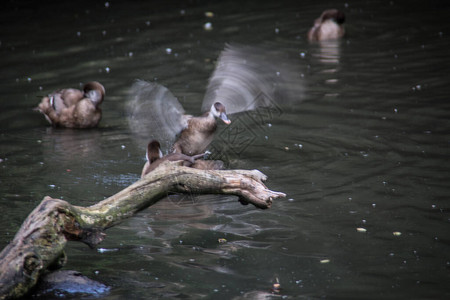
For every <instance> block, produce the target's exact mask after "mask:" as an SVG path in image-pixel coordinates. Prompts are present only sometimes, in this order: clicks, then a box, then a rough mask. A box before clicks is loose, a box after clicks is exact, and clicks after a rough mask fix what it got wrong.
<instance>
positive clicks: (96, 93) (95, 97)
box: [83, 81, 105, 107]
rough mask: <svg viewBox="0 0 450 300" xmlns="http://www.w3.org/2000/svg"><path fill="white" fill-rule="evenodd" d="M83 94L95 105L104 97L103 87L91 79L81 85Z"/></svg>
mask: <svg viewBox="0 0 450 300" xmlns="http://www.w3.org/2000/svg"><path fill="white" fill-rule="evenodd" d="M83 92H84V96H85V97H86V98H89V99H90V100H91V101H92V103H93V104H94V105H95V106H96V107H97V106H99V105H100V103H102V101H103V98H104V97H105V88H104V87H103V85H102V84H101V83H99V82H97V81H91V82H88V83H86V84H85V85H84V87H83Z"/></svg>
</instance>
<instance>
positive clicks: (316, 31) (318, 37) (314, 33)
mask: <svg viewBox="0 0 450 300" xmlns="http://www.w3.org/2000/svg"><path fill="white" fill-rule="evenodd" d="M344 22H345V14H344V13H343V12H342V11H340V10H337V9H328V10H325V11H324V12H323V13H322V15H320V17H319V18H317V19H316V20H315V21H314V26H313V27H312V28H311V29H310V30H309V31H308V40H309V41H311V42H313V41H326V40H336V39H339V38H341V37H343V36H344V34H345V29H344Z"/></svg>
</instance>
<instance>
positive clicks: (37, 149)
mask: <svg viewBox="0 0 450 300" xmlns="http://www.w3.org/2000/svg"><path fill="white" fill-rule="evenodd" d="M106 3H108V4H106ZM2 5H4V7H3V8H2V10H1V12H0V70H1V71H0V91H1V93H0V112H1V113H0V158H1V159H2V162H1V163H0V170H1V171H0V196H1V198H0V210H1V211H2V217H1V218H0V247H1V248H3V247H4V246H5V245H6V244H7V243H8V242H9V241H11V240H12V238H13V237H14V234H15V232H16V231H17V230H18V228H19V227H20V225H21V223H22V222H23V220H24V219H25V218H26V216H27V215H28V213H29V212H31V210H33V208H34V207H36V206H37V205H38V203H39V202H40V201H41V200H42V198H43V197H44V196H46V195H49V196H52V197H55V198H61V199H64V200H67V201H69V202H71V203H73V204H76V205H83V206H87V205H91V204H93V203H96V202H97V201H99V200H102V199H104V198H106V197H108V196H110V195H112V194H114V193H116V192H118V191H120V190H121V189H123V188H125V187H126V186H128V185H129V184H131V183H133V182H135V181H136V180H138V179H139V176H140V171H141V168H142V166H143V164H144V153H145V150H144V149H142V147H141V146H140V145H139V143H137V142H136V141H135V139H134V138H133V136H132V135H131V134H130V130H129V128H128V125H127V121H126V116H125V113H124V105H125V102H126V99H127V93H128V89H129V88H130V86H131V84H132V83H133V81H134V80H135V79H136V78H141V79H146V80H154V79H155V78H157V81H158V82H159V83H161V84H163V85H164V86H166V87H168V88H169V89H170V90H171V91H172V92H173V93H174V94H175V96H177V97H178V98H179V100H180V102H181V103H182V104H183V106H184V107H185V109H186V110H187V111H188V112H189V113H197V112H198V109H199V108H200V106H201V101H202V99H203V95H204V93H205V89H206V86H207V83H208V78H209V76H210V75H211V73H212V72H213V70H214V62H215V60H216V59H217V57H218V55H219V53H220V51H221V50H223V48H224V46H225V44H226V43H239V44H244V45H250V46H262V45H267V46H270V47H272V48H276V49H278V51H279V55H281V56H284V58H288V59H290V60H291V61H292V62H293V63H295V64H298V65H299V66H301V68H300V69H301V71H299V74H297V75H299V78H301V80H299V82H298V85H299V86H303V93H301V94H299V95H298V101H297V102H295V103H290V104H289V105H287V106H286V105H285V106H283V107H281V110H280V111H279V113H278V114H276V115H273V116H271V117H270V118H269V119H268V120H266V121H267V122H266V123H265V125H264V126H255V127H252V128H251V129H252V132H253V133H254V135H253V137H254V138H253V139H252V140H251V142H250V143H248V144H247V145H246V147H244V148H239V151H231V152H230V153H228V154H227V161H228V163H229V166H230V168H243V169H259V170H261V171H262V172H264V173H265V174H266V175H268V177H269V180H268V182H267V185H268V186H269V188H271V189H273V190H276V191H282V192H285V193H286V194H287V197H286V198H285V199H281V200H278V201H276V202H275V203H274V204H273V206H272V208H271V209H269V210H265V211H262V210H258V209H256V208H254V207H251V206H241V205H240V204H239V202H237V201H236V200H237V199H236V198H235V197H231V196H229V197H228V196H214V195H203V196H187V197H184V198H180V197H176V196H175V197H171V198H169V199H165V200H162V201H161V202H160V203H158V204H157V205H155V206H153V207H151V208H149V209H147V210H144V211H143V212H141V213H139V214H138V215H137V216H136V217H133V218H131V219H129V220H127V221H125V222H124V223H122V224H121V225H120V226H117V227H114V228H112V229H110V230H108V231H107V234H108V237H107V239H106V240H105V241H104V242H103V243H102V244H101V245H100V247H101V248H102V249H106V250H108V251H97V250H91V249H89V248H88V247H87V246H85V245H83V244H79V243H69V244H68V247H67V254H68V264H67V266H66V268H67V269H74V270H77V271H80V272H81V273H83V274H84V275H86V276H88V277H90V278H92V279H95V280H97V281H99V282H102V283H104V284H106V285H108V286H110V287H111V290H110V292H109V293H108V294H107V295H104V296H102V297H100V298H101V299H123V298H125V297H128V298H130V299H150V298H164V297H167V298H188V299H198V298H207V299H270V298H271V297H272V298H278V297H282V298H284V299H298V298H301V299H317V298H328V299H431V298H433V299H448V298H449V297H450V288H449V282H450V213H449V207H450V204H449V203H450V202H449V196H448V195H449V192H450V187H449V179H450V178H449V177H450V176H449V175H450V166H449V163H448V162H449V156H450V155H449V154H450V147H449V143H450V122H449V113H450V104H449V103H450V102H449V94H450V87H449V82H450V76H449V75H448V69H449V66H450V59H449V55H448V51H449V50H448V49H449V46H450V38H449V36H450V23H449V22H448V15H449V13H450V5H449V4H448V3H446V2H443V1H381V0H378V1H347V2H340V1H339V2H331V1H330V2H327V1H250V2H244V1H232V2H228V1H227V2H225V1H223V2H207V1H170V2H166V1H148V2H141V1H123V2H121V1H109V2H101V1H100V2H95V3H93V2H87V1H83V2H77V1H73V2H67V3H64V2H57V3H47V2H33V1H29V2H27V1H9V2H8V3H7V4H2ZM330 7H336V8H339V9H342V10H343V11H344V12H345V13H346V15H347V27H346V28H347V32H348V35H347V36H346V38H344V39H343V40H342V41H340V42H338V43H328V44H324V45H318V44H309V43H308V42H307V41H306V38H305V37H306V32H307V29H308V28H309V27H310V26H311V25H312V22H313V20H314V19H315V18H316V17H318V15H320V13H321V11H322V10H323V9H325V8H330ZM209 11H210V12H213V13H214V17H213V18H208V17H206V16H205V12H209ZM206 22H211V24H212V26H213V30H211V31H206V30H204V27H203V26H204V24H205V23H206ZM169 48H170V49H171V51H168V50H167V49H169ZM168 52H170V53H168ZM268 59H270V58H268ZM90 80H97V81H100V82H101V83H103V84H104V86H105V88H106V91H107V96H106V98H105V101H104V103H103V104H102V108H103V119H102V121H101V124H100V127H99V128H97V129H93V130H86V131H81V130H64V129H53V128H51V127H49V126H48V125H47V124H46V121H45V120H44V118H43V117H42V116H41V115H39V114H37V113H35V112H33V111H32V110H31V109H32V108H33V107H34V106H36V105H37V103H38V102H39V98H40V97H42V96H43V95H45V94H47V93H50V92H52V91H53V90H55V89H58V88H61V87H79V84H80V83H81V82H87V81H90ZM231 120H232V121H233V117H231ZM269 123H270V125H269ZM221 138H223V136H222V135H219V138H218V139H217V141H216V145H219V146H218V147H220V145H221V144H220V143H221V142H222V143H224V142H227V141H223V140H222V141H221ZM358 228H364V229H365V230H366V231H365V232H361V229H359V231H358V230H357V229H358ZM394 232H399V233H401V235H398V234H396V235H394ZM219 238H226V239H227V241H228V242H227V243H226V244H219V243H218V239H219ZM276 280H279V283H280V284H281V292H280V293H279V294H276V295H272V296H268V295H266V293H268V294H269V295H270V289H271V287H272V284H273V283H275V282H276ZM265 296H267V297H268V298H264V297H265ZM79 297H81V296H76V297H75V298H79ZM258 297H259V298H258Z"/></svg>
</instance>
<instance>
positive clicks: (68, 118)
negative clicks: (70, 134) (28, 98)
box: [35, 81, 105, 128]
mask: <svg viewBox="0 0 450 300" xmlns="http://www.w3.org/2000/svg"><path fill="white" fill-rule="evenodd" d="M104 96H105V88H104V87H103V85H101V84H100V83H99V82H96V81H93V82H88V83H86V84H85V85H84V86H83V90H82V91H81V90H78V89H73V88H68V89H61V90H57V91H55V92H53V93H51V94H50V95H48V96H46V97H44V98H42V101H41V103H39V105H38V107H36V108H35V110H36V111H39V112H40V113H42V114H44V116H45V118H46V119H47V121H48V122H49V123H50V124H51V125H52V126H54V127H66V128H92V127H96V126H97V125H98V123H99V122H100V120H101V118H102V110H101V109H100V104H101V103H102V102H103V98H104Z"/></svg>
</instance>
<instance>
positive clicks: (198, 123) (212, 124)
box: [173, 102, 231, 155]
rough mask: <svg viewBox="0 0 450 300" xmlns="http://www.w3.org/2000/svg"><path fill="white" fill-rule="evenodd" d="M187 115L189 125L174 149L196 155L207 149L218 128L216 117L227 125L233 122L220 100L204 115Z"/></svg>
mask: <svg viewBox="0 0 450 300" xmlns="http://www.w3.org/2000/svg"><path fill="white" fill-rule="evenodd" d="M185 117H186V123H187V125H186V127H185V128H184V129H183V130H182V131H181V133H180V135H179V136H178V138H177V139H176V141H175V144H174V145H173V150H174V152H175V153H183V154H186V155H196V154H200V153H203V152H205V151H206V148H207V147H208V146H209V144H210V143H211V142H212V140H213V138H214V133H215V131H216V129H217V123H216V118H220V119H221V120H222V121H223V122H224V123H225V124H227V125H228V124H230V123H231V121H230V120H229V119H228V117H227V115H226V110H225V106H224V105H223V104H222V103H220V102H216V103H214V104H213V105H212V106H211V109H210V110H209V111H208V112H206V113H205V114H203V115H202V116H199V117H192V116H185Z"/></svg>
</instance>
